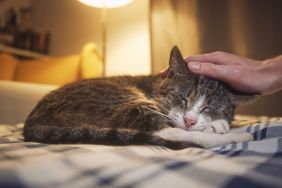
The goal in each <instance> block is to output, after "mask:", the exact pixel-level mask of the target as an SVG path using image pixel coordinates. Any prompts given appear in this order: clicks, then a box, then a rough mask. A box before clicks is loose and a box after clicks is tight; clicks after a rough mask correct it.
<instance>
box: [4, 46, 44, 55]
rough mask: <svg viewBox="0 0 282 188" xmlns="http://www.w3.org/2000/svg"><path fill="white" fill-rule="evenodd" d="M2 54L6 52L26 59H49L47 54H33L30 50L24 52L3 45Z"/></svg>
mask: <svg viewBox="0 0 282 188" xmlns="http://www.w3.org/2000/svg"><path fill="white" fill-rule="evenodd" d="M0 52H6V53H9V54H13V55H17V56H21V57H25V58H34V59H38V58H43V57H47V55H45V54H40V53H36V52H31V51H28V50H22V49H18V48H14V47H10V46H5V45H3V44H0Z"/></svg>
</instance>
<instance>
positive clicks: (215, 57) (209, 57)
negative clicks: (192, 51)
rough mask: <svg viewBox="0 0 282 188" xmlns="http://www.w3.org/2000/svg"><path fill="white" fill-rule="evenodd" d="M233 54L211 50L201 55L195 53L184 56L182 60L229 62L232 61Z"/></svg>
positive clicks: (215, 62)
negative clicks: (211, 51)
mask: <svg viewBox="0 0 282 188" xmlns="http://www.w3.org/2000/svg"><path fill="white" fill-rule="evenodd" d="M233 59H234V55H232V54H228V53H225V52H213V53H209V54H203V55H195V56H189V57H186V58H185V59H184V60H185V61H186V62H192V61H201V62H209V63H214V64H230V63H232V62H233Z"/></svg>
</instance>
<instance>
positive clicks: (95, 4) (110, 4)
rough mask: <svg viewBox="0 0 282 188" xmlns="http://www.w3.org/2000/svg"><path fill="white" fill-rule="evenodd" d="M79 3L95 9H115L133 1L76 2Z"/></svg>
mask: <svg viewBox="0 0 282 188" xmlns="http://www.w3.org/2000/svg"><path fill="white" fill-rule="evenodd" d="M78 1H79V2H81V3H83V4H85V5H88V6H91V7H97V8H117V7H121V6H124V5H127V4H129V3H131V2H132V1H133V0H78Z"/></svg>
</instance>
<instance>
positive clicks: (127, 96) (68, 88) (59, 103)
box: [27, 76, 158, 121]
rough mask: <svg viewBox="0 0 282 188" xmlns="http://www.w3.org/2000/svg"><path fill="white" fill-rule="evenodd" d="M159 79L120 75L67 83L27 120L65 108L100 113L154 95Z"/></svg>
mask: <svg viewBox="0 0 282 188" xmlns="http://www.w3.org/2000/svg"><path fill="white" fill-rule="evenodd" d="M157 79H158V78H157V77H156V76H119V77H109V78H95V79H86V80H81V81H78V82H74V83H71V84H67V85H65V86H62V87H60V88H58V89H56V90H54V91H52V92H50V93H49V94H47V95H46V96H45V97H43V98H42V99H41V100H40V101H39V103H38V104H37V105H36V107H35V108H34V109H33V111H32V112H31V114H30V115H29V117H28V119H27V121H28V120H30V119H32V118H36V119H39V118H42V117H47V116H48V117H49V116H50V118H53V117H52V115H53V114H58V113H64V112H72V113H75V112H77V113H79V112H81V113H86V112H89V111H92V112H93V113H100V111H103V109H105V110H106V109H109V106H110V107H112V106H114V105H115V104H119V105H120V106H121V105H122V104H126V103H127V102H128V101H132V100H137V99H138V98H140V97H145V96H147V95H148V96H152V95H153V94H152V93H153V90H154V88H153V87H154V86H153V85H154V84H153V83H154V82H155V81H156V80H157ZM98 111H99V112H98ZM44 119H46V118H44Z"/></svg>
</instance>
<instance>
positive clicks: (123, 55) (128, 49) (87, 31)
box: [31, 0, 151, 75]
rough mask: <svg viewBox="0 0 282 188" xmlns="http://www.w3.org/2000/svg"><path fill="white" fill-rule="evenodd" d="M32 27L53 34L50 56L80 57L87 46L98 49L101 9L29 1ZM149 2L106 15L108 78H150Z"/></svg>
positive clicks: (71, 1)
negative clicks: (92, 45) (91, 45)
mask: <svg viewBox="0 0 282 188" xmlns="http://www.w3.org/2000/svg"><path fill="white" fill-rule="evenodd" d="M32 6H33V16H32V20H31V22H32V25H33V27H34V28H35V29H36V30H39V31H44V30H49V31H50V32H51V34H52V41H51V55H66V54H71V53H79V52H80V50H81V48H82V46H83V45H84V44H85V43H87V42H95V43H96V44H97V45H98V47H99V48H100V49H101V25H100V13H101V12H100V9H97V8H93V7H88V6H86V5H84V4H81V3H80V2H78V1H77V0H59V1H55V0H49V1H46V0H32ZM148 16H149V0H135V1H133V3H131V4H129V5H126V6H124V7H120V8H117V9H111V10H109V11H108V33H107V39H108V42H107V72H106V74H107V75H120V74H132V75H138V74H149V73H150V72H151V65H150V39H149V17H148Z"/></svg>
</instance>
